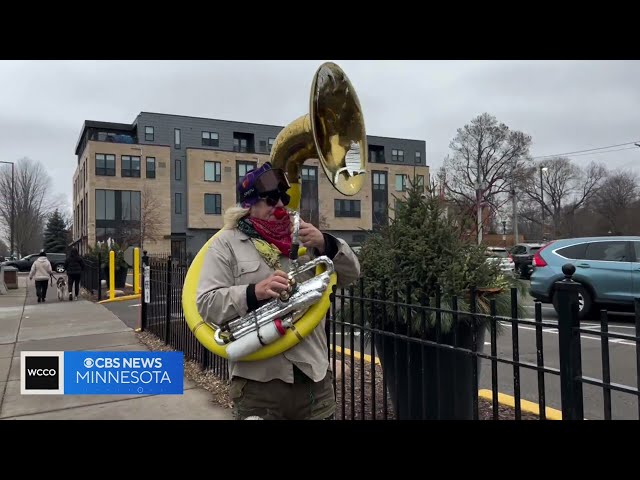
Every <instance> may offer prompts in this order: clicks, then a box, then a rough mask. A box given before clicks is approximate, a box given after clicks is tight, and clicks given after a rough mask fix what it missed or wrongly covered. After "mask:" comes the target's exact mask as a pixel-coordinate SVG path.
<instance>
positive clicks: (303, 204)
mask: <svg viewBox="0 0 640 480" xmlns="http://www.w3.org/2000/svg"><path fill="white" fill-rule="evenodd" d="M300 173H301V175H300V177H301V180H302V198H301V199H300V216H301V217H302V218H303V219H304V220H305V221H307V222H309V223H311V224H312V225H315V226H316V228H319V226H320V225H319V224H320V211H319V206H318V167H311V166H308V167H302V169H301V171H300Z"/></svg>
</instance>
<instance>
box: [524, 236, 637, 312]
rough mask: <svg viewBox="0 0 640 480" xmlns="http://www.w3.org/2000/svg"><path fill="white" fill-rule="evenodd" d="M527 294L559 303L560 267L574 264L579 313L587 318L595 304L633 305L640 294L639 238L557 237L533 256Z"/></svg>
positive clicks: (612, 307) (554, 304) (609, 306)
mask: <svg viewBox="0 0 640 480" xmlns="http://www.w3.org/2000/svg"><path fill="white" fill-rule="evenodd" d="M533 263H534V270H533V274H532V275H531V286H530V294H531V296H532V297H533V298H535V299H536V300H539V301H541V302H544V303H552V304H553V306H554V308H555V309H556V311H557V310H558V303H557V298H556V292H555V290H554V287H555V282H557V281H558V280H562V279H563V278H564V274H563V273H562V266H563V265H565V264H567V263H571V264H573V265H574V266H575V267H576V272H575V274H574V275H573V280H574V281H576V282H578V283H579V284H580V292H579V294H578V305H579V316H580V318H581V319H584V318H587V317H588V316H589V314H590V313H591V312H593V311H597V310H598V309H597V308H596V307H604V308H611V309H615V308H616V307H623V309H626V308H627V307H632V306H633V300H634V298H636V297H640V237H584V238H569V239H564V240H556V241H553V242H550V243H548V244H546V245H545V246H544V247H543V248H541V249H540V250H538V252H536V254H535V255H534V259H533Z"/></svg>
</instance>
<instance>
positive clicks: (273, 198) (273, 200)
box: [260, 190, 291, 207]
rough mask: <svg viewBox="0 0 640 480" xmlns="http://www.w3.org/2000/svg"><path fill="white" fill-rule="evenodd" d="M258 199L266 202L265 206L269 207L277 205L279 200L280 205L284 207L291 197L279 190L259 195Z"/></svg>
mask: <svg viewBox="0 0 640 480" xmlns="http://www.w3.org/2000/svg"><path fill="white" fill-rule="evenodd" d="M260 198H261V199H262V200H264V201H265V202H267V205H269V206H270V207H275V206H276V205H277V204H278V201H279V200H282V204H283V205H284V206H285V207H286V206H287V205H289V202H290V201H291V197H290V196H289V194H288V193H287V192H283V191H281V190H275V191H271V192H266V193H263V194H261V195H260Z"/></svg>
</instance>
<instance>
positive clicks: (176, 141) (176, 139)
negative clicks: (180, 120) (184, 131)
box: [173, 128, 180, 148]
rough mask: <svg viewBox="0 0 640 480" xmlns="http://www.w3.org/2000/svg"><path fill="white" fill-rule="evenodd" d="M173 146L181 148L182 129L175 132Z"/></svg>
mask: <svg viewBox="0 0 640 480" xmlns="http://www.w3.org/2000/svg"><path fill="white" fill-rule="evenodd" d="M173 145H174V147H175V148H180V129H179V128H176V129H174V130H173Z"/></svg>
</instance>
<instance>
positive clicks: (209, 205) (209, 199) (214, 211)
mask: <svg viewBox="0 0 640 480" xmlns="http://www.w3.org/2000/svg"><path fill="white" fill-rule="evenodd" d="M204 213H205V214H206V215H220V214H221V213H222V195H220V194H219V193H205V194H204Z"/></svg>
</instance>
